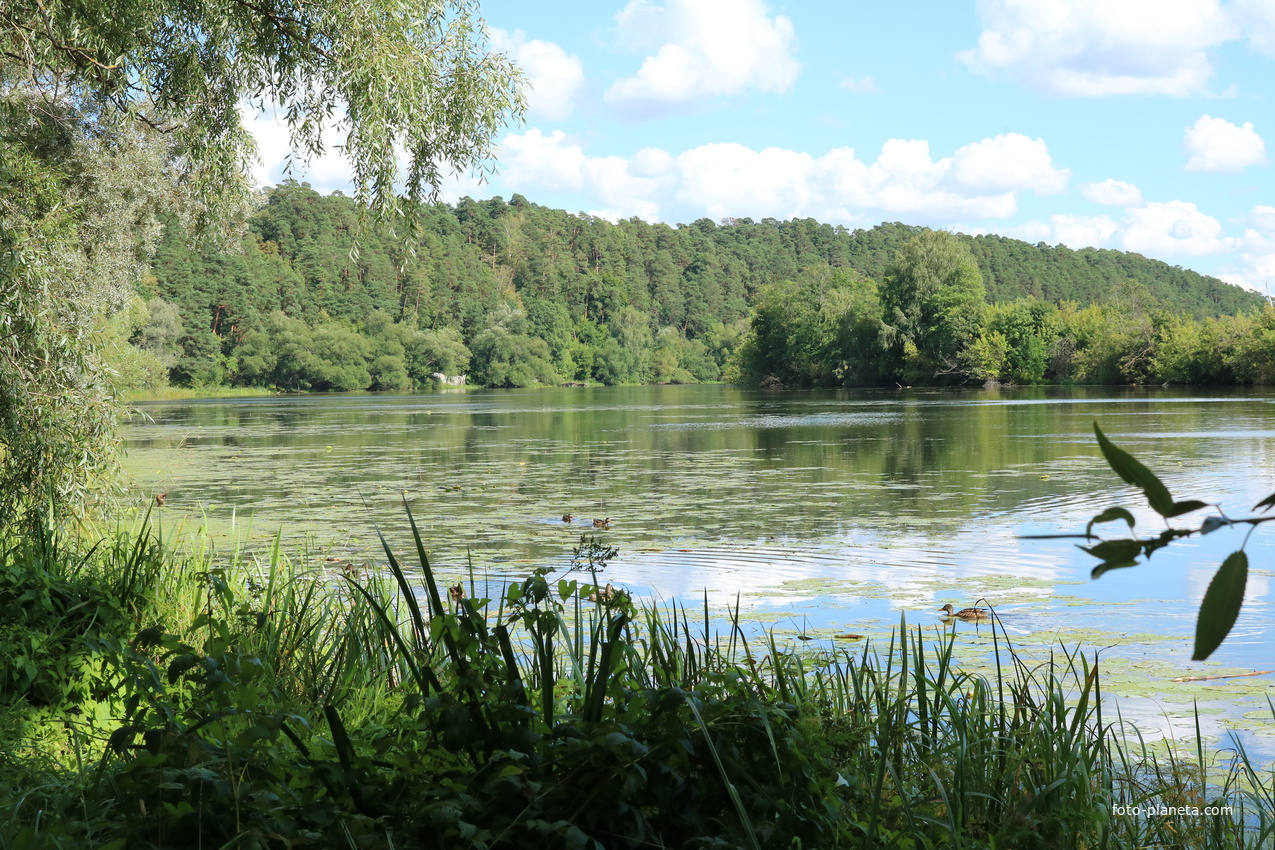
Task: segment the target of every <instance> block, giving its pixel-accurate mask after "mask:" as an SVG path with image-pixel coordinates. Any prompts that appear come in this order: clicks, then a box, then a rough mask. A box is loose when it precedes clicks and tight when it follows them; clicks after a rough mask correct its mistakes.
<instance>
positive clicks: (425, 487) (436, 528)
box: [127, 386, 1275, 733]
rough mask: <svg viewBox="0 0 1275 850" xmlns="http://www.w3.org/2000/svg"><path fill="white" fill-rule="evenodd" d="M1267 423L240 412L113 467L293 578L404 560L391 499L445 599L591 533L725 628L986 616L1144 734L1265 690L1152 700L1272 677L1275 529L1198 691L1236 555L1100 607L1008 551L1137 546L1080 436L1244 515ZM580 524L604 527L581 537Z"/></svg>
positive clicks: (566, 409) (1140, 396)
mask: <svg viewBox="0 0 1275 850" xmlns="http://www.w3.org/2000/svg"><path fill="white" fill-rule="evenodd" d="M1272 401H1275V396H1272V395H1270V394H1268V393H1265V392H1262V391H1230V390H1227V391H1199V390H1189V389H1188V390H1113V389H1110V388H1101V389H1097V388H1078V389H1058V388H1049V389H1040V388H1034V389H1019V390H977V391H912V390H909V391H898V392H896V391H876V392H846V391H809V392H783V393H763V392H755V391H746V390H740V389H737V388H731V387H722V386H695V387H620V388H597V389H540V390H514V391H478V392H467V393H450V394H447V393H445V394H411V395H388V394H356V395H326V396H284V397H269V398H260V397H256V398H250V399H217V400H209V401H191V402H181V403H171V402H162V403H153V404H145V405H142V406H141V409H142V411H143V412H144V413H145V417H138V418H136V419H135V420H134V422H133V424H132V425H131V426H130V427H129V428H128V430H127V449H128V465H129V468H130V470H131V472H132V473H133V475H134V476H135V478H136V480H137V483H138V486H139V488H140V490H141V492H142V495H141V496H139V500H140V498H149V494H151V493H154V492H157V491H166V492H167V493H168V499H167V501H168V505H167V506H166V507H165V508H164V522H165V524H166V525H172V524H175V523H178V522H181V521H185V522H187V523H188V524H190V523H204V524H206V525H207V526H208V527H209V529H210V530H212V531H213V532H214V534H216V535H218V536H220V537H222V538H223V539H225V540H227V541H229V540H232V539H236V540H240V541H244V545H248V546H250V547H251V546H254V545H256V546H260V545H262V544H263V543H264V542H265V541H268V540H270V539H272V538H273V537H274V535H275V534H276V532H279V531H280V530H282V534H283V537H284V540H285V543H286V544H288V545H289V546H290V547H291V549H292V551H294V552H305V553H306V555H305V557H306V558H307V559H308V560H309V564H310V565H311V566H314V567H315V568H318V569H323V568H324V565H325V564H328V565H331V564H332V563H333V562H332V561H328V560H327V559H328V558H340V559H348V560H352V561H354V562H356V563H368V564H369V565H370V566H371V567H372V568H375V567H376V565H377V564H378V563H381V562H383V560H384V559H383V556H382V555H381V554H380V551H379V542H378V541H377V540H376V536H375V533H374V528H375V527H377V526H379V527H380V528H381V529H382V530H384V531H385V533H386V536H387V537H388V538H389V539H390V540H391V542H392V543H393V544H394V545H395V546H396V547H397V548H398V549H400V550H401V551H402V552H403V553H406V551H407V549H408V540H409V539H410V538H409V537H408V535H407V533H406V523H405V521H404V512H403V500H404V498H405V499H406V501H407V504H408V505H409V506H410V508H411V510H412V513H413V514H414V515H415V516H416V518H417V520H418V522H419V523H420V525H421V527H422V529H423V531H424V533H425V535H426V537H427V539H428V545H429V547H430V548H431V550H432V551H433V552H434V554H435V557H436V559H437V560H438V562H439V563H440V564H442V565H443V567H444V568H445V569H447V570H451V571H453V572H456V573H457V574H459V573H460V572H462V571H463V570H464V567H465V564H466V561H467V558H469V557H472V559H473V562H474V564H475V566H476V567H477V568H478V571H479V573H480V574H481V575H483V576H486V577H488V578H489V579H490V580H492V581H494V582H498V581H499V580H500V579H502V578H503V577H510V578H513V577H517V576H521V575H523V574H525V573H526V571H527V570H529V569H530V568H532V567H535V566H544V565H552V566H556V567H559V568H564V569H565V568H566V566H567V565H568V561H569V556H570V553H571V549H572V547H573V546H575V545H578V544H579V542H580V538H581V535H585V534H587V535H593V534H595V533H597V534H600V535H601V536H602V537H603V539H604V540H605V541H606V542H607V543H608V544H610V545H614V546H618V547H619V548H620V556H619V557H618V558H617V559H615V560H614V561H613V562H612V563H611V565H610V566H609V567H608V569H607V571H606V574H605V576H604V579H605V580H609V581H612V582H614V583H616V584H623V585H625V586H627V587H629V588H631V589H632V590H634V591H635V592H636V593H638V594H639V595H645V596H650V597H654V598H657V599H663V600H670V599H674V598H676V599H680V600H682V601H684V602H686V603H687V604H690V605H699V604H702V602H701V600H702V599H703V597H704V594H705V593H707V594H708V597H709V601H710V604H711V605H712V606H715V608H720V607H721V606H724V605H725V604H728V603H730V604H733V603H734V600H735V599H736V596H737V594H738V600H739V605H740V609H741V611H742V612H743V613H744V614H745V616H747V617H749V618H750V619H754V620H757V621H759V622H761V623H763V624H765V625H767V626H771V627H778V628H779V629H780V630H781V633H782V634H785V635H791V636H794V637H795V636H797V635H801V636H804V637H807V638H814V639H816V640H819V641H823V642H826V643H831V642H833V640H834V636H835V635H837V634H842V633H846V632H854V633H863V634H869V635H881V634H885V633H888V631H889V629H890V628H891V627H894V626H897V624H898V622H899V619H900V616H901V615H905V616H906V617H907V620H908V622H909V623H912V624H916V623H920V624H924V625H926V627H931V626H935V625H937V623H938V620H937V618H936V616H935V614H934V610H935V609H936V608H937V607H939V606H940V605H942V604H943V603H945V602H952V603H954V604H956V605H957V606H958V607H962V606H964V605H971V604H975V602H976V601H977V600H985V602H986V603H988V604H991V605H993V606H995V607H996V608H997V609H998V611H1000V612H1001V614H1002V615H1003V618H1004V623H1005V627H1006V630H1007V631H1008V632H1009V633H1010V634H1011V636H1012V637H1014V638H1015V639H1016V640H1018V641H1021V643H1022V645H1023V646H1024V647H1033V646H1035V647H1047V646H1060V645H1063V646H1074V645H1075V644H1077V643H1082V644H1083V645H1084V646H1086V648H1087V649H1086V651H1087V652H1088V653H1090V654H1092V653H1093V652H1094V651H1095V650H1097V651H1099V652H1100V656H1101V657H1102V658H1103V659H1104V663H1107V664H1108V665H1109V668H1108V669H1110V670H1112V673H1111V676H1112V679H1113V681H1117V682H1118V681H1119V680H1120V679H1121V677H1122V676H1124V677H1125V678H1127V679H1128V682H1127V683H1126V687H1125V689H1124V690H1125V691H1126V692H1127V693H1128V694H1130V695H1131V696H1146V697H1148V698H1149V697H1155V698H1156V700H1157V702H1155V703H1153V704H1152V705H1151V706H1150V707H1149V708H1148V709H1147V711H1146V712H1145V713H1146V714H1147V715H1148V716H1150V717H1152V718H1153V719H1154V716H1155V714H1156V711H1157V710H1158V708H1157V706H1159V705H1160V704H1161V703H1162V702H1163V701H1165V700H1167V701H1170V702H1173V701H1175V700H1176V701H1179V702H1182V701H1185V702H1186V703H1188V704H1189V702H1190V701H1191V700H1192V699H1200V700H1202V701H1204V702H1205V703H1207V701H1208V700H1209V699H1212V698H1218V699H1223V700H1225V701H1226V702H1227V704H1232V703H1233V702H1234V700H1235V699H1237V698H1240V697H1243V698H1245V699H1248V698H1252V699H1258V698H1259V697H1261V696H1262V695H1264V694H1265V693H1266V691H1267V690H1268V689H1269V688H1270V687H1271V684H1272V677H1263V678H1257V679H1237V680H1219V681H1217V682H1213V683H1197V684H1193V685H1174V684H1169V683H1167V680H1168V679H1171V678H1173V677H1175V676H1181V675H1213V674H1217V673H1219V672H1235V671H1240V670H1253V669H1263V670H1264V669H1270V668H1275V647H1273V646H1272V638H1273V637H1275V629H1273V628H1272V627H1273V626H1275V613H1273V609H1272V606H1271V604H1270V576H1271V574H1272V572H1271V571H1272V561H1271V557H1270V552H1271V547H1270V542H1271V540H1270V535H1271V534H1275V529H1272V530H1271V531H1266V532H1263V531H1261V530H1259V531H1258V532H1257V533H1256V535H1255V536H1254V539H1253V540H1251V541H1250V543H1249V546H1248V552H1249V555H1250V563H1251V570H1252V572H1251V574H1250V580H1249V587H1248V595H1247V598H1246V601H1245V606H1244V611H1243V612H1242V614H1241V616H1240V620H1239V622H1238V623H1237V625H1236V628H1235V631H1234V632H1233V633H1232V636H1231V637H1230V638H1229V639H1228V641H1227V643H1226V644H1225V645H1224V646H1223V647H1222V649H1221V650H1219V651H1218V652H1217V653H1216V654H1215V657H1214V660H1213V661H1211V662H1210V663H1207V664H1201V663H1193V662H1191V661H1190V660H1189V658H1190V651H1191V640H1192V636H1193V634H1194V621H1195V613H1196V610H1197V609H1198V605H1199V601H1200V599H1201V598H1202V596H1203V594H1204V591H1205V589H1206V588H1207V586H1208V582H1209V579H1210V578H1211V576H1212V574H1213V572H1214V571H1215V570H1216V568H1217V566H1218V564H1220V563H1221V560H1222V558H1224V557H1225V555H1226V554H1227V553H1228V552H1230V551H1232V550H1233V549H1234V548H1237V547H1238V546H1239V545H1240V543H1241V542H1242V533H1241V532H1233V531H1229V530H1223V531H1219V532H1216V533H1215V534H1212V535H1210V536H1208V537H1205V538H1202V539H1191V540H1187V541H1184V542H1181V543H1178V544H1175V545H1174V546H1173V547H1170V549H1168V550H1165V551H1162V552H1160V553H1157V554H1156V556H1155V558H1154V560H1153V561H1152V562H1151V563H1150V564H1147V565H1143V566H1140V567H1137V568H1135V569H1129V570H1121V571H1117V572H1115V573H1111V574H1108V575H1107V576H1104V577H1103V578H1102V579H1101V580H1099V581H1090V580H1089V570H1090V568H1091V567H1092V566H1093V563H1094V562H1093V560H1092V559H1091V558H1089V557H1088V556H1087V555H1085V554H1083V553H1081V552H1079V551H1078V550H1077V549H1076V548H1075V546H1074V545H1073V544H1072V543H1071V542H1069V541H1029V540H1023V539H1020V535H1023V534H1040V533H1050V532H1070V531H1080V530H1083V528H1084V526H1085V524H1086V522H1087V521H1088V520H1089V519H1090V518H1091V517H1092V516H1093V515H1094V514H1096V513H1098V512H1099V511H1101V510H1102V509H1103V508H1106V507H1108V506H1111V505H1116V504H1119V505H1123V506H1126V507H1128V508H1130V509H1131V510H1133V512H1134V514H1135V516H1136V517H1137V518H1138V528H1139V530H1142V531H1144V533H1154V532H1158V531H1159V530H1160V529H1161V528H1162V527H1163V522H1162V521H1161V520H1159V519H1158V518H1157V517H1155V516H1154V515H1153V514H1151V513H1150V512H1149V511H1147V510H1146V509H1145V506H1144V505H1143V504H1142V503H1141V499H1140V494H1139V493H1137V491H1135V490H1134V489H1133V488H1131V487H1128V486H1126V485H1124V484H1123V483H1122V482H1121V481H1120V480H1119V479H1118V478H1116V476H1115V475H1114V474H1113V473H1112V472H1111V470H1110V469H1109V468H1108V467H1107V466H1106V464H1105V462H1104V461H1103V460H1102V459H1101V456H1100V453H1099V451H1098V448H1097V445H1096V442H1095V440H1094V437H1093V430H1092V428H1093V423H1094V422H1095V421H1097V422H1099V423H1100V424H1101V426H1102V428H1103V430H1104V431H1105V432H1106V433H1107V435H1108V436H1109V437H1110V438H1111V439H1112V440H1113V441H1114V442H1116V443H1117V444H1118V445H1120V446H1122V447H1124V448H1126V449H1128V450H1129V451H1131V452H1133V453H1134V454H1135V455H1136V456H1137V457H1138V458H1139V459H1140V460H1142V461H1143V462H1144V463H1145V464H1147V465H1148V466H1149V467H1151V469H1153V470H1154V471H1156V472H1157V473H1159V474H1160V475H1161V477H1162V478H1163V479H1164V481H1165V483H1166V484H1167V485H1168V486H1169V488H1170V490H1171V491H1172V493H1173V494H1174V496H1175V498H1178V499H1183V498H1188V497H1189V498H1199V499H1204V500H1205V501H1209V502H1217V503H1220V504H1222V505H1224V506H1225V509H1226V510H1227V512H1228V513H1229V514H1230V515H1232V516H1241V515H1248V511H1249V509H1250V508H1251V506H1252V505H1253V504H1254V503H1255V502H1257V501H1258V500H1259V499H1261V498H1263V497H1265V496H1266V495H1268V494H1269V493H1270V492H1272V491H1273V490H1275V474H1272V473H1275V407H1272ZM565 513H571V514H573V515H574V516H575V518H576V519H575V521H574V522H573V523H570V524H567V523H564V522H563V521H562V515H563V514H565ZM1203 515H1204V514H1203V513H1201V514H1200V516H1201V517H1202V516H1203ZM594 518H609V519H610V520H611V523H612V527H611V528H610V529H609V530H607V531H605V532H595V531H594V529H593V528H592V522H591V521H592V519H594ZM1189 519H1191V518H1187V520H1189ZM1179 522H1182V524H1185V521H1179ZM1121 528H1122V526H1111V527H1110V528H1109V529H1105V530H1104V531H1105V532H1106V533H1114V534H1118V532H1119V531H1120V529H1121ZM226 545H229V543H227V544H226ZM980 604H982V603H980ZM961 628H962V629H963V630H965V631H963V632H962V640H963V641H966V642H967V644H968V645H969V646H971V647H974V648H976V649H977V648H979V647H983V646H984V645H985V644H986V643H987V642H988V635H987V630H986V629H985V628H984V629H975V628H967V627H966V624H961ZM1246 710H1247V709H1246ZM1268 714H1269V712H1268ZM1161 725H1162V726H1164V727H1165V728H1166V729H1167V728H1168V723H1167V721H1166V722H1165V723H1163V724H1161ZM1249 725H1250V726H1252V727H1253V729H1254V730H1255V731H1256V732H1258V733H1263V732H1265V731H1266V729H1267V727H1270V726H1273V725H1275V724H1272V723H1264V722H1261V721H1260V720H1253V722H1251V723H1249Z"/></svg>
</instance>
